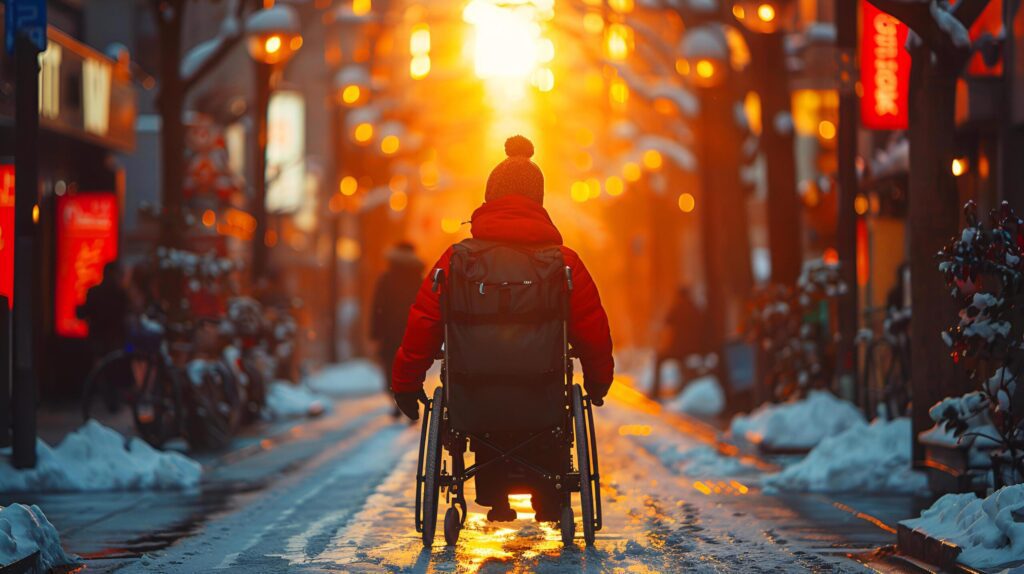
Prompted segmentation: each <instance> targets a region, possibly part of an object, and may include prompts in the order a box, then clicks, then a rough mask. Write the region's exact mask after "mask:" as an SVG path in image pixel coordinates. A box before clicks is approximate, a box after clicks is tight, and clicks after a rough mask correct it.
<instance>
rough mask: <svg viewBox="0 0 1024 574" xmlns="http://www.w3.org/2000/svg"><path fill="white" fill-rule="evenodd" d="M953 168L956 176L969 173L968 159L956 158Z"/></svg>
mask: <svg viewBox="0 0 1024 574" xmlns="http://www.w3.org/2000/svg"><path fill="white" fill-rule="evenodd" d="M951 169H952V171H953V175H955V176H956V177H960V176H961V175H963V174H965V173H967V160H966V159H963V158H959V157H958V158H956V159H954V160H953V165H952V168H951Z"/></svg>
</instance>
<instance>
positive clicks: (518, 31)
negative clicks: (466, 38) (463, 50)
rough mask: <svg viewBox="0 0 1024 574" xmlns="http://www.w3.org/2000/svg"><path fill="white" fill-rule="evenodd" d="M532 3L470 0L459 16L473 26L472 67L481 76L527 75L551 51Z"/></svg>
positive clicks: (522, 76) (511, 76)
mask: <svg viewBox="0 0 1024 574" xmlns="http://www.w3.org/2000/svg"><path fill="white" fill-rule="evenodd" d="M540 17H541V14H540V13H539V12H538V9H537V7H536V6H534V5H532V4H519V5H515V6H509V5H505V4H499V3H497V2H494V1H489V0H472V1H471V2H470V3H469V4H467V5H466V8H465V10H463V12H462V18H463V19H464V20H465V21H466V22H468V23H469V24H472V25H473V28H474V35H475V40H474V49H473V58H474V69H475V71H476V75H477V76H478V77H480V78H520V79H525V78H530V77H532V76H533V73H534V70H535V69H536V68H537V65H538V64H539V63H541V62H543V61H544V59H545V58H546V57H548V56H549V55H550V54H551V52H550V48H549V47H548V42H545V40H544V38H543V37H542V35H541V26H540V23H539V21H538V20H539V19H540Z"/></svg>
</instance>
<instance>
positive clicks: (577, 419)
mask: <svg viewBox="0 0 1024 574" xmlns="http://www.w3.org/2000/svg"><path fill="white" fill-rule="evenodd" d="M572 418H573V427H574V431H575V434H576V466H578V467H579V472H580V506H581V507H582V510H583V516H582V519H583V540H584V541H585V542H586V543H587V546H591V545H593V544H594V524H595V522H594V497H595V496H600V493H595V492H594V489H593V486H594V484H593V482H592V480H593V479H592V478H591V472H590V471H591V467H590V440H589V439H590V433H589V429H588V428H587V419H586V418H584V414H583V391H582V389H580V386H579V385H573V387H572Z"/></svg>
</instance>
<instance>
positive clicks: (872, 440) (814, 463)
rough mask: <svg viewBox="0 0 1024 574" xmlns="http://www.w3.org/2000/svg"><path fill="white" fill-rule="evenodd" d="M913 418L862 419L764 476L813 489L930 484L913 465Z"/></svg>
mask: <svg viewBox="0 0 1024 574" xmlns="http://www.w3.org/2000/svg"><path fill="white" fill-rule="evenodd" d="M911 436H912V434H911V431H910V419H905V418H899V419H894V420H891V421H886V420H883V419H876V420H875V422H873V423H871V424H870V425H865V424H864V423H863V422H859V423H857V424H854V425H852V426H850V427H849V428H847V429H846V430H845V431H843V432H841V433H839V434H837V435H835V436H830V437H826V438H825V439H823V440H822V441H821V442H820V443H818V446H816V447H814V449H812V450H811V452H810V453H809V454H808V455H807V456H806V457H805V458H804V459H803V460H801V461H800V462H798V463H796V464H793V465H791V466H789V467H786V468H785V469H784V470H783V471H782V472H780V473H778V474H773V475H770V476H767V477H765V479H764V485H765V487H767V488H772V489H778V490H795V491H810V492H849V491H857V492H887V493H892V492H906V493H917V492H923V491H925V490H927V488H928V485H927V479H926V477H925V475H924V474H922V473H919V472H916V471H913V470H911V467H910V459H911V447H912V440H911Z"/></svg>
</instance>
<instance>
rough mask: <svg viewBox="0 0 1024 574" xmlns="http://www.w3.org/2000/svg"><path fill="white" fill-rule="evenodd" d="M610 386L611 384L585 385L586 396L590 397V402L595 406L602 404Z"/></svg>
mask: <svg viewBox="0 0 1024 574" xmlns="http://www.w3.org/2000/svg"><path fill="white" fill-rule="evenodd" d="M610 388H612V386H611V385H600V386H598V385H593V386H590V387H587V396H588V397H590V402H591V404H593V405H594V406H595V407H600V406H603V405H604V397H605V395H607V394H608V389H610Z"/></svg>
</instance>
